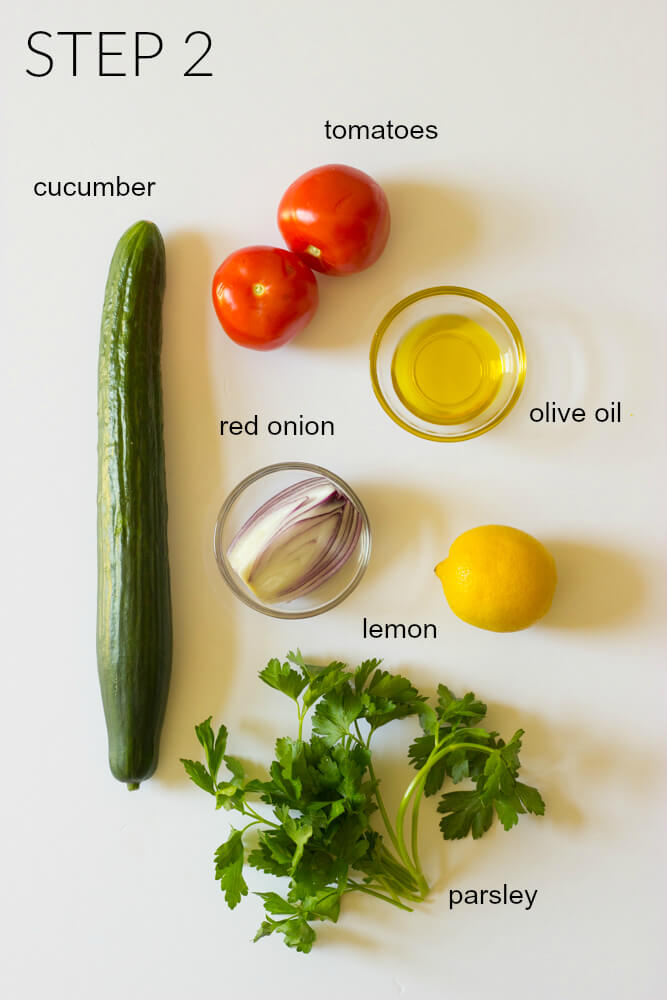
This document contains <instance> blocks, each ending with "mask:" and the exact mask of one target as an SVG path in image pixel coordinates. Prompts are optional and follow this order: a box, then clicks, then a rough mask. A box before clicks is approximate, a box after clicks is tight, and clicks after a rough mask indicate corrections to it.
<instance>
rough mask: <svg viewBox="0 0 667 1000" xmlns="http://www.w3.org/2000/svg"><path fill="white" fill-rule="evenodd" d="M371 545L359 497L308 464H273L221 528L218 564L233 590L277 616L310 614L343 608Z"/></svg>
mask: <svg viewBox="0 0 667 1000" xmlns="http://www.w3.org/2000/svg"><path fill="white" fill-rule="evenodd" d="M304 473H308V474H309V475H307V477H306V478H304ZM370 544H371V537H370V526H369V524H368V517H367V515H366V511H365V510H364V508H363V505H362V503H361V501H360V500H359V498H358V497H357V495H356V494H355V493H354V492H353V490H351V489H350V487H349V486H348V485H347V484H346V483H345V482H344V481H343V480H342V479H339V478H338V476H335V475H334V474H333V473H331V472H328V471H327V470H326V469H322V468H320V467H319V466H315V465H310V464H308V463H305V462H293V463H281V464H278V465H271V466H267V467H266V468H264V469H260V470H258V472H256V473H254V474H253V475H251V476H248V477H247V478H246V479H244V480H243V482H241V483H239V485H238V486H237V487H236V488H235V489H234V490H232V492H231V493H230V495H229V497H228V498H227V500H226V501H225V503H224V504H223V506H222V509H221V511H220V514H219V516H218V520H217V523H216V530H215V555H216V559H217V562H218V566H219V569H220V572H221V573H222V576H223V577H224V579H225V580H226V582H227V583H228V584H229V586H230V587H231V589H232V591H233V592H234V593H235V594H236V596H237V597H238V598H240V600H242V601H243V602H244V603H245V604H247V605H249V606H250V607H252V608H255V610H258V611H262V612H263V613H264V614H268V615H273V616H274V617H278V618H305V617H310V616H312V615H317V614H321V613H322V612H323V611H328V610H330V608H333V607H335V606H336V605H337V604H339V603H340V602H341V601H342V600H343V599H344V598H345V597H347V596H348V595H349V594H350V593H351V592H352V590H354V588H355V587H356V585H357V583H358V582H359V580H360V579H361V576H362V575H363V573H364V570H365V568H366V565H367V563H368V559H369V556H370Z"/></svg>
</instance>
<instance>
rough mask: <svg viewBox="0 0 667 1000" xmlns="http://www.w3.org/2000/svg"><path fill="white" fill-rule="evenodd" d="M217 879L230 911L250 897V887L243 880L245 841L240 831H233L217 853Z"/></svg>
mask: <svg viewBox="0 0 667 1000" xmlns="http://www.w3.org/2000/svg"><path fill="white" fill-rule="evenodd" d="M215 877H216V879H218V880H219V882H220V888H221V889H222V891H223V892H224V894H225V902H226V903H227V906H228V907H229V908H230V910H233V909H234V907H235V906H238V904H239V903H240V902H241V897H242V896H247V895H248V886H247V884H246V882H245V879H244V878H243V839H242V836H241V832H240V831H239V830H234V829H232V832H231V834H230V835H229V837H228V839H227V840H226V841H225V843H224V844H221V845H220V847H219V848H218V849H217V851H216V852H215Z"/></svg>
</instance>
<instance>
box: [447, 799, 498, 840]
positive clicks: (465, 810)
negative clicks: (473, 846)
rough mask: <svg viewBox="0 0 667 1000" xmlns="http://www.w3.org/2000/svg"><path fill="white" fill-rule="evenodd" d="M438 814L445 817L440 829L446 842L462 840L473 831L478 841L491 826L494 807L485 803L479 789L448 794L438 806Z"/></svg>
mask: <svg viewBox="0 0 667 1000" xmlns="http://www.w3.org/2000/svg"><path fill="white" fill-rule="evenodd" d="M438 812H440V813H444V814H445V815H444V816H443V818H442V819H441V820H440V829H441V830H442V835H443V837H444V838H445V840H461V838H463V837H467V836H468V834H469V833H470V832H471V831H472V835H473V838H474V839H475V840H477V839H478V838H479V837H481V836H482V834H484V833H486V831H487V830H488V829H489V827H490V826H491V823H492V821H493V807H492V806H491V805H490V804H489V803H486V802H485V801H484V799H483V798H482V795H481V793H480V791H479V789H476V790H475V791H469V792H448V793H447V794H446V795H443V796H442V798H441V799H440V804H439V805H438Z"/></svg>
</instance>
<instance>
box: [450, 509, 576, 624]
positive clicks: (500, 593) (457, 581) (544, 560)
mask: <svg viewBox="0 0 667 1000" xmlns="http://www.w3.org/2000/svg"><path fill="white" fill-rule="evenodd" d="M435 572H436V573H437V575H438V576H439V578H440V580H441V582H442V587H443V590H444V592H445V597H446V598H447V603H448V604H449V606H450V608H451V609H452V611H453V612H454V614H455V615H458V617H459V618H462V619H463V621H464V622H467V623H468V624H469V625H475V626H476V627H477V628H484V629H488V630H489V631H491V632H518V631H519V629H523V628H528V626H529V625H532V624H533V623H534V622H536V621H537V620H538V618H541V617H542V616H543V615H545V614H546V613H547V611H548V610H549V608H550V606H551V600H552V598H553V595H554V590H555V588H556V564H555V563H554V560H553V556H552V555H551V553H550V552H548V551H547V549H545V547H544V546H543V545H542V543H541V542H538V540H537V539H536V538H533V536H532V535H527V534H526V532H525V531H519V530H518V529H517V528H508V527H507V526H506V525H502V524H485V525H483V526H482V527H479V528H472V529H471V530H470V531H465V532H464V533H463V534H462V535H459V537H458V538H457V539H456V540H455V541H454V542H453V544H452V546H451V548H450V550H449V555H448V556H447V558H446V559H443V561H442V562H441V563H438V565H437V566H436V567H435Z"/></svg>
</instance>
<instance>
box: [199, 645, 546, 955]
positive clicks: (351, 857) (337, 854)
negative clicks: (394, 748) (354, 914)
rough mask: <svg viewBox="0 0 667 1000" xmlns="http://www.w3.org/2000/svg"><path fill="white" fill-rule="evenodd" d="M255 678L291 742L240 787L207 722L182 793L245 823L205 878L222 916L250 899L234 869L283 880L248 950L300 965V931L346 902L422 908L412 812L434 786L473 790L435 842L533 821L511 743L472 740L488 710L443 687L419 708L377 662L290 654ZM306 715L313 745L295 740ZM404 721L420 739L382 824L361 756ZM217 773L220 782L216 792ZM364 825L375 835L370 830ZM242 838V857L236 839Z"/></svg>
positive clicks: (305, 948) (305, 939) (304, 934)
mask: <svg viewBox="0 0 667 1000" xmlns="http://www.w3.org/2000/svg"><path fill="white" fill-rule="evenodd" d="M259 676H260V678H261V679H262V680H263V681H264V683H265V684H268V685H269V687H272V688H275V689H276V690H277V691H280V692H281V693H282V694H285V695H287V697H289V698H291V699H292V700H293V701H294V702H295V704H296V709H297V715H298V731H297V737H296V739H291V738H290V737H282V738H280V739H278V740H277V741H276V747H275V759H274V760H273V761H272V763H271V766H270V768H269V778H268V780H260V779H257V778H252V779H247V778H246V775H245V772H244V768H243V765H242V764H241V762H240V761H239V760H238V759H237V758H236V757H232V756H229V755H228V754H226V752H225V751H226V748H227V730H226V728H225V727H224V726H221V727H220V728H219V730H218V732H217V734H216V733H214V731H213V729H212V728H211V719H210V718H208V719H206V720H205V721H204V722H202V723H201V724H200V725H199V726H196V727H195V732H196V734H197V739H198V740H199V742H200V743H201V745H202V747H203V748H204V755H205V760H206V763H205V764H204V763H200V762H198V761H193V760H183V761H182V763H183V766H184V767H185V770H186V771H187V773H188V775H189V776H190V778H191V779H192V781H193V782H194V783H195V784H196V785H198V786H199V787H200V788H203V789H204V791H206V792H209V794H211V795H213V796H214V797H215V801H216V808H218V809H219V808H223V809H227V810H233V811H236V812H237V813H239V814H240V815H241V816H243V817H245V818H246V819H247V821H248V822H246V823H245V825H243V826H242V828H241V829H238V830H237V829H234V828H232V831H231V833H230V835H229V837H228V838H227V840H226V841H225V842H224V844H221V845H220V847H219V848H218V849H217V851H216V852H215V877H216V879H218V880H219V882H220V888H221V889H222V890H223V892H224V894H225V900H226V902H227V905H228V906H229V907H230V909H233V908H234V907H235V906H237V905H238V903H240V901H241V899H242V897H243V896H246V895H247V894H248V885H247V883H246V880H245V877H244V866H248V867H250V868H256V869H258V870H259V871H262V872H266V873H267V874H269V875H276V876H279V877H281V878H282V879H283V880H285V882H284V883H283V884H285V887H286V888H285V891H284V893H283V894H282V895H281V894H280V893H278V892H259V893H256V895H258V896H259V897H260V898H261V899H262V900H263V903H264V909H265V920H264V921H263V923H262V924H261V926H260V928H259V930H258V932H257V935H256V937H255V940H256V941H258V940H259V939H260V938H262V937H266V936H267V935H269V934H274V933H277V934H282V935H283V936H284V940H285V944H287V945H288V946H289V947H290V948H296V949H297V951H301V952H309V951H310V949H311V948H312V945H313V942H314V941H315V937H316V935H315V931H314V929H313V926H312V925H313V924H314V923H315V922H316V921H318V920H331V921H333V922H336V921H337V920H338V915H339V912H340V905H341V901H342V899H343V896H346V895H347V894H348V893H351V892H362V893H365V894H366V895H369V896H375V897H376V898H378V899H383V900H385V901H386V902H387V903H391V904H392V905H393V906H397V907H399V908H400V909H403V910H410V909H412V906H411V904H414V903H419V902H420V901H421V900H423V899H424V898H425V896H426V894H427V893H428V883H427V881H426V878H425V876H424V873H423V871H422V867H421V863H420V860H419V845H418V839H419V838H418V832H419V809H420V804H421V800H422V796H424V795H426V796H429V795H435V794H437V793H438V792H440V790H441V788H442V786H443V784H444V782H445V779H446V778H450V779H451V781H452V782H453V783H454V784H458V783H459V782H461V781H463V780H464V779H469V780H471V781H472V782H473V787H472V788H469V789H467V790H465V791H450V792H445V793H444V794H443V795H442V796H441V799H440V803H439V805H438V812H440V813H442V819H441V820H440V829H441V830H442V835H443V837H444V838H445V840H456V839H459V838H461V837H465V836H467V835H468V834H469V833H472V836H473V837H474V838H477V837H481V836H482V834H484V833H486V831H487V830H488V829H489V827H490V826H491V823H492V821H493V816H494V813H495V814H496V815H497V816H498V819H499V820H500V822H501V823H502V825H503V826H504V828H505V829H506V830H509V829H510V828H511V827H512V826H514V825H515V823H516V822H517V820H518V816H519V814H520V813H525V812H530V813H536V814H538V815H542V814H543V813H544V802H543V801H542V797H541V796H540V793H539V792H538V791H537V789H536V788H531V787H530V786H529V785H524V784H523V783H522V782H520V781H518V780H517V775H518V772H519V767H520V762H519V750H520V749H521V737H522V735H523V730H522V729H519V730H517V732H516V733H515V734H514V736H513V737H512V738H511V740H510V741H509V742H508V743H505V742H504V741H503V740H502V739H500V738H499V736H498V733H494V732H489V731H487V730H486V729H483V728H480V726H479V723H480V722H481V721H482V719H483V718H484V716H485V715H486V705H484V704H483V703H482V702H481V701H478V700H477V699H476V698H475V695H474V694H472V693H469V694H466V695H465V697H463V698H456V697H455V696H454V695H453V694H452V692H451V691H450V690H449V689H448V688H446V687H445V686H444V685H442V684H441V685H439V686H438V691H437V694H438V697H437V702H436V704H435V705H434V706H431V705H429V704H428V703H427V701H426V698H425V697H424V696H423V695H420V694H419V692H418V691H417V690H416V688H415V687H414V686H413V685H412V684H411V683H410V681H409V680H407V678H405V677H401V676H399V675H398V674H391V673H388V672H387V671H386V670H381V669H380V661H379V660H366V661H364V663H362V664H361V665H360V666H359V667H357V668H356V669H350V668H348V667H347V665H346V664H344V663H340V662H337V661H334V662H333V663H330V664H329V665H328V666H326V667H318V666H315V665H314V664H311V663H306V662H305V661H304V659H303V657H302V656H301V653H300V652H298V651H297V652H296V653H289V654H288V656H287V661H286V662H284V663H281V662H280V661H279V660H277V659H273V660H270V661H269V663H268V665H267V667H266V668H265V669H264V670H262V671H261V673H260V675H259ZM311 711H312V716H311V728H312V734H311V736H310V738H309V739H305V738H304V734H303V728H304V721H305V719H306V716H307V715H308V713H309V712H311ZM407 716H418V718H419V722H420V724H421V727H422V730H423V735H422V736H419V737H418V738H417V739H416V740H415V741H414V743H413V744H412V745H411V746H410V748H409V751H408V755H409V759H410V762H411V763H412V765H413V766H414V768H415V770H416V772H417V773H416V775H415V776H414V778H413V779H412V781H411V782H410V784H409V785H408V787H407V789H406V791H405V794H404V795H403V798H402V800H401V803H400V805H399V808H398V813H397V817H396V822H395V823H392V822H391V820H390V817H389V814H388V812H387V809H386V807H385V804H384V801H383V799H382V794H381V792H380V783H379V780H378V778H377V777H376V774H375V769H374V766H373V761H372V759H371V751H370V744H371V740H372V738H373V735H374V734H375V732H376V731H377V730H378V729H380V728H381V727H382V726H385V725H387V723H389V722H392V721H393V720H394V719H403V718H406V717H407ZM223 763H224V765H225V768H226V770H227V772H228V774H227V775H226V776H225V777H223V778H222V779H220V777H219V772H220V769H221V767H222V765H223ZM257 799H259V800H260V801H261V802H263V803H265V804H266V805H267V806H269V807H270V810H269V812H270V815H269V816H266V815H263V814H262V813H260V812H258V810H257V808H255V805H258V804H259V803H257V801H256V800H257ZM253 801H254V802H255V805H253ZM264 811H265V812H266V811H267V810H264ZM376 811H379V813H380V817H381V819H382V822H383V824H384V833H381V832H380V831H379V830H377V829H375V828H374V827H373V825H372V824H371V816H372V814H373V813H374V812H376ZM408 820H409V823H408ZM406 826H409V830H410V835H409V844H408V841H407V840H406ZM253 828H254V829H255V836H254V837H252V840H253V844H254V846H252V847H250V846H249V845H248V844H247V842H246V839H250V837H249V838H246V834H247V832H248V831H249V830H251V829H253ZM385 834H386V837H387V838H388V840H386V839H385ZM251 836H252V835H251Z"/></svg>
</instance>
